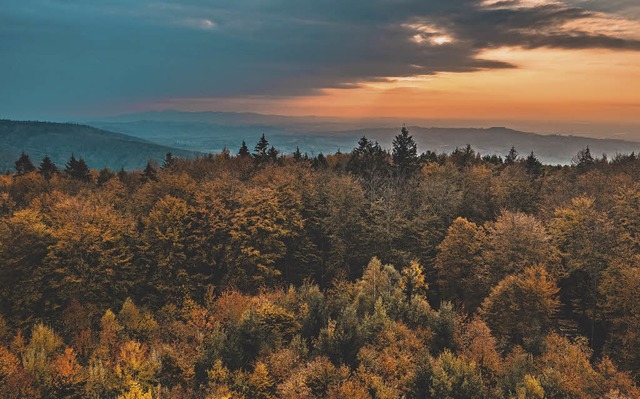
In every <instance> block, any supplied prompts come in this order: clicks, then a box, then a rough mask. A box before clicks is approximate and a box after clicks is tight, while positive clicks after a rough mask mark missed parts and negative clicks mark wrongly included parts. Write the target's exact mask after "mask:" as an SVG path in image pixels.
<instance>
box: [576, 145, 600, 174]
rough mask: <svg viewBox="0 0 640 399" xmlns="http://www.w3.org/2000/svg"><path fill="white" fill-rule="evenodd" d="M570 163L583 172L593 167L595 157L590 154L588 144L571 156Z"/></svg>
mask: <svg viewBox="0 0 640 399" xmlns="http://www.w3.org/2000/svg"><path fill="white" fill-rule="evenodd" d="M572 163H573V164H574V165H575V166H576V167H577V168H578V171H580V172H585V171H587V170H589V169H591V168H592V167H593V165H594V164H595V159H594V158H593V155H591V150H590V149H589V146H587V148H585V149H583V150H580V151H578V153H577V154H576V156H575V157H573V160H572Z"/></svg>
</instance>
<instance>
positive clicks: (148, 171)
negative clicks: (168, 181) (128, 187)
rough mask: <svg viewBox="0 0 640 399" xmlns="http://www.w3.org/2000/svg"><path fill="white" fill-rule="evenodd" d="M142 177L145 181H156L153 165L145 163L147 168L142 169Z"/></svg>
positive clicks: (149, 162)
mask: <svg viewBox="0 0 640 399" xmlns="http://www.w3.org/2000/svg"><path fill="white" fill-rule="evenodd" d="M143 176H144V179H145V180H146V181H156V180H158V176H157V172H156V168H154V167H153V164H151V161H148V162H147V166H146V167H145V168H144V172H143Z"/></svg>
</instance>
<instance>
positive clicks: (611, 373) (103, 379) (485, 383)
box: [0, 129, 640, 398]
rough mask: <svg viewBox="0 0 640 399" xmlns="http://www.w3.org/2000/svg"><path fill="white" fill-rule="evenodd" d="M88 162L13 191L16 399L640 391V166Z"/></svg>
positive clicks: (269, 158)
mask: <svg viewBox="0 0 640 399" xmlns="http://www.w3.org/2000/svg"><path fill="white" fill-rule="evenodd" d="M72 159H73V160H74V163H72V162H71V160H70V162H69V163H68V164H67V165H66V166H65V168H64V170H63V171H59V170H58V168H57V167H55V165H54V167H53V168H51V167H47V168H43V165H42V164H41V165H40V168H38V167H36V166H35V165H34V164H33V163H32V161H31V160H30V159H29V157H28V156H27V155H26V154H24V155H23V156H21V158H20V159H19V160H18V162H16V170H17V173H16V174H14V175H7V176H1V177H0V212H2V217H1V220H0V281H1V282H2V285H1V287H0V310H1V312H2V317H1V318H0V396H1V397H3V398H5V397H6V398H22V397H41V398H84V397H94V398H225V397H229V398H275V397H282V398H402V397H405V398H636V397H639V396H640V392H639V391H638V389H637V387H636V385H635V381H638V378H639V377H640V300H639V299H638V294H637V293H638V292H639V290H640V271H639V270H640V269H638V267H639V265H638V261H639V259H640V258H639V256H638V255H640V183H637V182H638V181H639V178H640V160H637V159H636V157H635V155H634V154H632V155H627V156H622V155H620V156H617V157H616V158H615V159H613V160H608V159H606V158H600V159H597V158H594V157H593V156H592V155H591V154H590V152H589V150H588V149H585V150H583V151H581V152H580V153H578V154H577V155H576V157H575V159H574V162H573V164H572V165H571V166H564V167H560V166H547V165H542V164H541V163H540V162H538V160H537V159H536V157H535V155H534V154H529V155H528V156H527V157H520V156H519V155H518V154H517V152H516V151H515V149H512V151H511V152H510V153H509V154H506V156H505V157H504V158H502V157H498V156H491V157H482V156H480V155H479V154H477V153H476V152H475V151H474V150H473V149H472V148H470V147H467V148H462V149H456V150H455V151H454V152H453V153H451V154H435V153H431V152H426V153H424V154H418V152H417V148H416V145H415V142H414V141H413V139H412V137H411V135H410V134H409V132H408V131H407V130H406V129H402V131H401V133H400V134H399V135H398V136H397V137H396V138H395V140H394V143H393V148H392V150H391V151H386V150H385V149H383V148H381V147H380V146H379V145H378V144H377V143H375V142H372V141H370V140H368V139H366V138H362V139H361V140H360V142H359V143H358V145H357V147H356V148H354V149H353V151H352V152H351V153H349V154H341V153H338V154H333V155H327V156H324V155H322V154H319V155H318V156H315V157H309V156H305V155H304V154H301V152H300V151H296V153H294V154H293V155H290V156H282V155H280V154H279V153H278V151H277V149H275V148H274V147H273V146H270V145H269V143H268V141H267V139H266V138H265V137H264V136H263V137H262V138H261V140H260V141H259V142H258V143H257V145H256V146H255V148H254V149H253V151H250V150H249V148H248V147H247V145H246V144H245V143H243V144H242V146H241V148H240V150H239V151H238V154H237V155H232V154H231V153H230V152H229V151H223V152H222V153H221V154H217V155H210V156H206V157H202V158H197V159H194V160H187V159H180V158H175V157H173V156H171V155H170V154H168V155H167V158H166V159H165V161H164V163H163V165H162V166H158V165H154V164H152V163H149V164H148V165H147V167H146V168H145V169H144V170H143V171H133V172H125V171H120V172H117V173H115V172H113V171H110V170H108V169H103V170H102V171H95V170H89V169H88V168H86V164H84V166H78V165H79V164H81V163H83V162H81V161H82V160H81V159H80V160H78V159H76V158H75V157H72ZM43 164H44V161H43ZM74 165H75V166H74ZM43 169H44V170H51V171H52V172H51V173H44V172H43ZM74 170H75V171H79V170H82V171H83V172H82V173H75V172H73V171H74Z"/></svg>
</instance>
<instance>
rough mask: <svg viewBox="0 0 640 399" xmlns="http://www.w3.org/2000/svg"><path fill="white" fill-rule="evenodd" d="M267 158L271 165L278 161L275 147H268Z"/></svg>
mask: <svg viewBox="0 0 640 399" xmlns="http://www.w3.org/2000/svg"><path fill="white" fill-rule="evenodd" d="M267 156H268V157H269V162H271V163H275V162H277V161H278V150H276V147H274V146H271V147H269V151H268V152H267Z"/></svg>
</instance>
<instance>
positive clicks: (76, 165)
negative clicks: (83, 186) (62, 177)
mask: <svg viewBox="0 0 640 399" xmlns="http://www.w3.org/2000/svg"><path fill="white" fill-rule="evenodd" d="M64 172H65V173H66V174H67V176H69V177H71V178H72V179H76V180H80V181H85V182H88V181H90V180H91V174H90V173H89V167H88V166H87V163H86V162H85V161H84V159H82V158H80V159H76V157H75V156H74V155H73V154H71V158H69V162H67V164H66V165H65V169H64Z"/></svg>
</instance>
